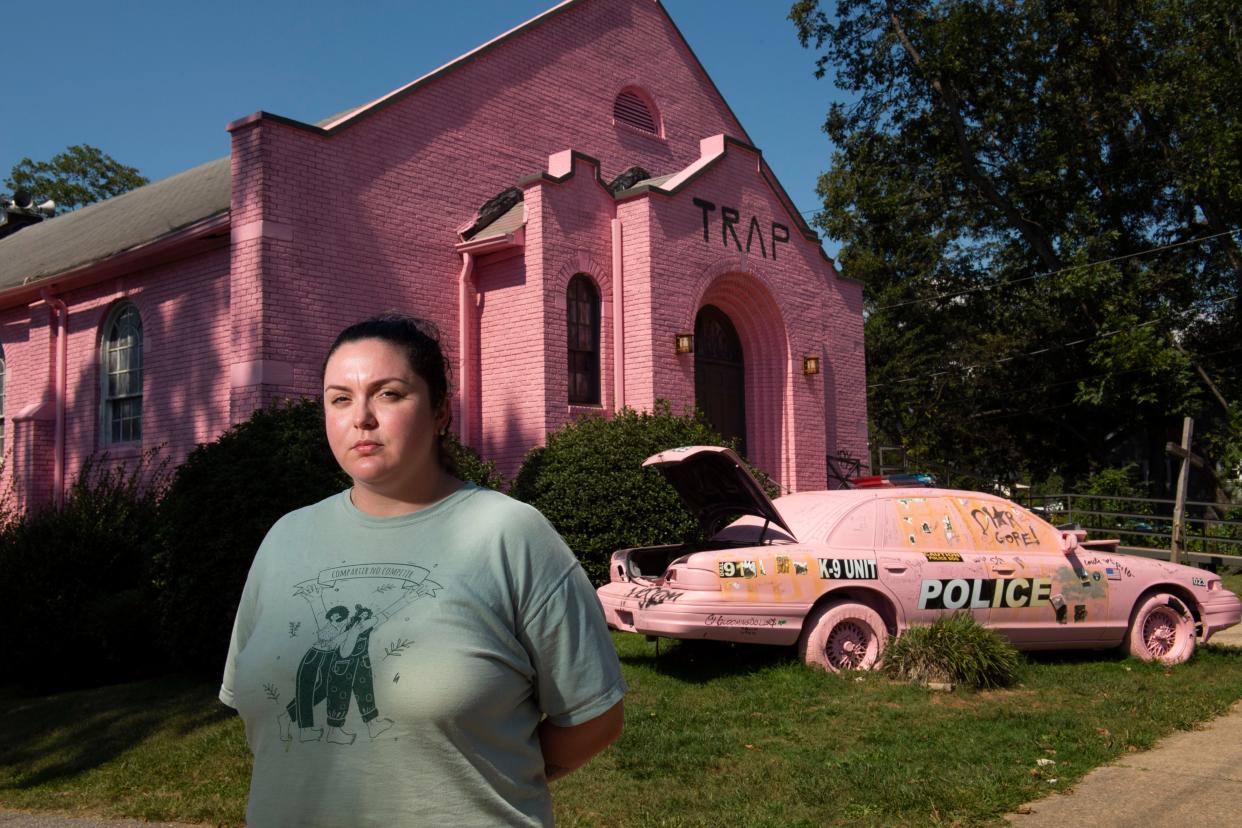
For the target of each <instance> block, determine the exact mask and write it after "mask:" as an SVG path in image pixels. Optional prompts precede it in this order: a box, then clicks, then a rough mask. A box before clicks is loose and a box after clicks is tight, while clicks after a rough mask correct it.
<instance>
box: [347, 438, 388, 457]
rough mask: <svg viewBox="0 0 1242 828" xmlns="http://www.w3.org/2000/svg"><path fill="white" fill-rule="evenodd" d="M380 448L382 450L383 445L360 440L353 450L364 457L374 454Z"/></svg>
mask: <svg viewBox="0 0 1242 828" xmlns="http://www.w3.org/2000/svg"><path fill="white" fill-rule="evenodd" d="M380 448H382V446H381V444H379V443H377V442H375V441H373V440H359V441H358V442H356V443H354V445H353V450H354V451H356V452H358V453H359V454H362V455H369V454H374V453H375V452H377V451H379V450H380Z"/></svg>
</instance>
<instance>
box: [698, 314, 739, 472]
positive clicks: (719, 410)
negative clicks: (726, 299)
mask: <svg viewBox="0 0 1242 828" xmlns="http://www.w3.org/2000/svg"><path fill="white" fill-rule="evenodd" d="M745 374H746V370H745V362H744V360H743V358H742V341H741V339H739V338H738V335H737V329H736V328H734V327H733V323H732V322H731V321H730V320H729V317H728V316H726V315H725V313H724V311H722V310H720V308H718V307H716V306H715V305H704V306H703V307H702V309H701V310H700V311H699V313H698V315H697V316H696V317H695V318H694V402H695V405H697V406H698V407H699V408H700V409H702V411H703V413H704V414H705V415H706V416H707V421H708V422H709V423H711V424H712V427H713V428H715V429H716V430H717V431H719V432H720V433H721V434H722V435H723V436H724V437H731V438H733V439H735V440H737V447H738V451H739V452H740V453H741V454H745V453H746V397H745V394H744V390H745V388H744V386H745Z"/></svg>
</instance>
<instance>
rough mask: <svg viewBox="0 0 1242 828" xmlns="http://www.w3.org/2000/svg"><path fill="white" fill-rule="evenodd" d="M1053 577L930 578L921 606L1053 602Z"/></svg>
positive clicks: (1017, 605) (1014, 605) (972, 606)
mask: <svg viewBox="0 0 1242 828" xmlns="http://www.w3.org/2000/svg"><path fill="white" fill-rule="evenodd" d="M1051 595H1052V579H1051V578H954V579H952V580H926V581H923V585H922V587H921V588H920V589H919V609H988V608H992V609H1022V608H1023V607H1034V606H1038V605H1040V604H1046V603H1049V598H1050V597H1051Z"/></svg>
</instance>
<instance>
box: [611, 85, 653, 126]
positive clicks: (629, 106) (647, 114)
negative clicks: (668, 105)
mask: <svg viewBox="0 0 1242 828" xmlns="http://www.w3.org/2000/svg"><path fill="white" fill-rule="evenodd" d="M612 119H613V121H614V122H615V123H618V124H625V125H626V126H630V127H633V128H634V129H637V130H639V131H640V132H648V133H651V134H652V135H663V134H664V130H663V128H662V127H661V124H660V115H659V113H658V112H657V111H656V108H655V104H653V103H652V101H651V97H650V96H649V95H647V94H646V93H645V92H642V91H641V90H639V89H636V88H634V87H632V86H629V87H626V88H625V89H622V90H621V91H620V92H619V93H618V94H617V97H616V98H615V99H614V100H613V102H612Z"/></svg>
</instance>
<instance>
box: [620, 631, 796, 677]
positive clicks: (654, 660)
mask: <svg viewBox="0 0 1242 828" xmlns="http://www.w3.org/2000/svg"><path fill="white" fill-rule="evenodd" d="M643 650H644V651H643V652H641V653H622V654H621V656H620V658H621V662H622V663H623V664H626V665H628V666H631V667H645V668H647V669H649V670H653V671H654V672H656V673H660V674H661V675H666V676H669V677H671V678H676V679H680V680H682V681H688V682H693V683H696V684H701V683H703V682H707V681H712V680H713V679H718V678H722V677H724V676H742V675H749V674H751V673H757V672H759V671H761V670H766V669H768V668H769V667H774V666H777V665H783V664H792V663H796V662H797V660H798V658H797V655H796V654H795V652H794V648H793V647H775V646H772V645H770V644H735V643H732V642H728V641H704V640H690V641H678V640H670V639H660V640H659V641H658V642H654V643H652V642H647V643H646V644H645V646H644V647H643Z"/></svg>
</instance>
